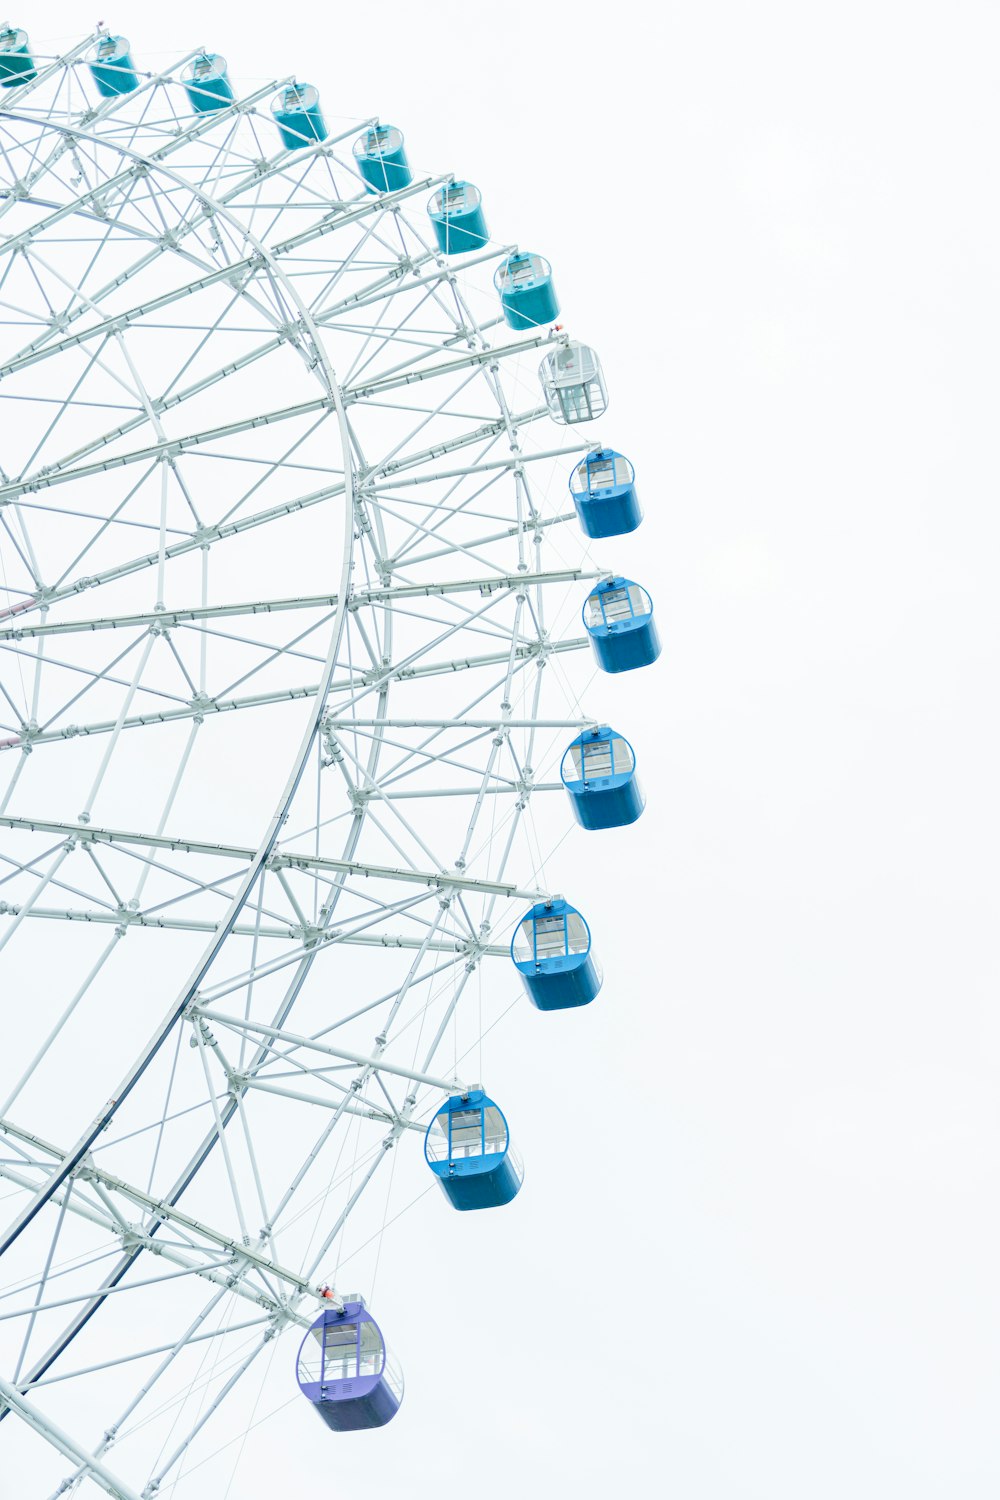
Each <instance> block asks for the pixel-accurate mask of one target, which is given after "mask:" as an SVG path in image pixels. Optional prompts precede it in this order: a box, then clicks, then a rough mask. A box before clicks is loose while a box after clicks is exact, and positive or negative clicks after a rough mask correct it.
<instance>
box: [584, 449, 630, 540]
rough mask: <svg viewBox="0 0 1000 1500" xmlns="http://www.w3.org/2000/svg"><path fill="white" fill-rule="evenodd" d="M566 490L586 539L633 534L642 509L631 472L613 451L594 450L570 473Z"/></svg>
mask: <svg viewBox="0 0 1000 1500" xmlns="http://www.w3.org/2000/svg"><path fill="white" fill-rule="evenodd" d="M569 491H570V494H571V495H572V497H573V505H574V507H575V509H576V514H577V518H578V520H579V522H580V526H581V528H582V530H583V531H584V532H585V534H586V535H587V536H592V537H603V536H623V535H624V534H625V532H627V531H635V529H636V527H637V526H638V525H639V523H640V522H641V520H642V507H641V506H640V504H639V497H638V495H637V494H636V491H635V470H634V469H633V467H632V465H631V464H630V463H629V461H628V459H627V458H625V457H624V456H623V455H622V454H621V453H616V452H615V450H614V449H613V448H595V449H594V451H593V452H592V453H588V454H587V457H586V458H585V459H584V460H583V463H582V464H578V465H577V466H576V468H575V469H574V470H573V473H572V474H571V476H570V481H569Z"/></svg>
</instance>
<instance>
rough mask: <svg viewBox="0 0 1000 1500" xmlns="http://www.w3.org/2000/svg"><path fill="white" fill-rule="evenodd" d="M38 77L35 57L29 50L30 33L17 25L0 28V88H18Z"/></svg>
mask: <svg viewBox="0 0 1000 1500" xmlns="http://www.w3.org/2000/svg"><path fill="white" fill-rule="evenodd" d="M37 77H38V69H37V68H36V67H35V59H34V58H33V57H32V55H31V53H30V52H29V51H28V33H27V32H26V31H21V30H19V29H18V27H16V26H5V27H3V29H2V30H0V88H2V89H16V88H17V86H18V84H20V83H30V82H31V80H32V79H33V78H37Z"/></svg>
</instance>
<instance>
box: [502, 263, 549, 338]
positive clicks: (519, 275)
mask: <svg viewBox="0 0 1000 1500" xmlns="http://www.w3.org/2000/svg"><path fill="white" fill-rule="evenodd" d="M493 284H494V286H495V287H496V289H497V291H498V292H499V293H500V306H501V307H502V308H503V316H504V321H505V323H506V324H507V326H508V328H516V329H518V331H521V330H523V329H525V328H543V327H545V326H546V324H548V323H552V322H554V321H555V319H556V318H557V317H558V316H559V303H558V301H557V299H556V289H555V287H554V286H553V284H552V267H551V266H550V265H549V263H548V261H547V260H546V259H545V258H544V257H543V256H541V255H531V254H529V253H528V252H527V251H521V250H516V251H515V252H514V254H513V255H508V257H507V259H506V260H505V261H502V262H501V264H500V265H499V266H498V268H497V272H496V275H495V276H494V278H493Z"/></svg>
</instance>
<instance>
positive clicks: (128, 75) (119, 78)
mask: <svg viewBox="0 0 1000 1500" xmlns="http://www.w3.org/2000/svg"><path fill="white" fill-rule="evenodd" d="M88 65H89V67H90V71H91V74H92V76H93V79H94V82H95V84H96V85H97V92H98V93H99V94H102V95H103V97H104V98H105V99H114V98H115V96H116V95H118V94H133V93H135V90H136V89H137V88H138V87H139V74H138V73H137V72H136V69H135V63H134V62H133V61H132V53H131V51H130V49H129V42H128V37H124V36H102V37H101V39H100V41H99V42H98V43H97V46H96V47H95V48H94V51H93V54H92V55H91V57H90V60H89V64H88Z"/></svg>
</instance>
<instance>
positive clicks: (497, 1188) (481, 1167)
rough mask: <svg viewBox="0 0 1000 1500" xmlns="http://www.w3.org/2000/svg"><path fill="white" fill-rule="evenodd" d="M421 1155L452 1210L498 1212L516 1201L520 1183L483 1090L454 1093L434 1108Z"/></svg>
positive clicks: (502, 1123)
mask: <svg viewBox="0 0 1000 1500" xmlns="http://www.w3.org/2000/svg"><path fill="white" fill-rule="evenodd" d="M424 1155H425V1156H426V1158H427V1165H428V1166H429V1167H430V1169H431V1171H432V1172H433V1173H434V1175H435V1177H436V1178H437V1180H438V1181H439V1182H440V1184H441V1186H442V1188H443V1189H444V1192H445V1196H446V1197H447V1199H448V1201H449V1202H450V1203H451V1205H452V1207H453V1208H458V1209H463V1210H464V1209H470V1208H498V1207H499V1206H500V1204H502V1203H509V1202H510V1201H511V1199H512V1198H516V1197H517V1194H518V1191H519V1189H520V1187H521V1183H522V1181H523V1179H524V1168H523V1167H522V1165H521V1160H520V1157H519V1156H518V1154H517V1152H516V1151H515V1150H514V1149H513V1147H512V1146H511V1144H510V1134H509V1132H508V1130H507V1121H506V1119H505V1118H504V1114H503V1111H502V1110H501V1109H499V1108H498V1107H497V1105H495V1104H494V1103H493V1100H492V1099H490V1098H488V1097H487V1095H486V1094H484V1093H483V1091H482V1089H471V1090H470V1091H469V1093H467V1094H456V1095H455V1096H454V1097H453V1098H451V1099H449V1100H448V1101H447V1102H446V1103H445V1104H444V1105H443V1107H442V1108H441V1109H439V1110H438V1112H437V1114H436V1115H435V1116H434V1118H433V1120H432V1121H431V1123H430V1128H429V1130H428V1131H427V1134H426V1136H425V1137H424Z"/></svg>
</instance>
